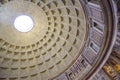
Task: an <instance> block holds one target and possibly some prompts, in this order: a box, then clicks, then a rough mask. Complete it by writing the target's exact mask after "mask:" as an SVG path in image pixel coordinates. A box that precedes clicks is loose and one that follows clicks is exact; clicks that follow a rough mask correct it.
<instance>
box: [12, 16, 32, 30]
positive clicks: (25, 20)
mask: <svg viewBox="0 0 120 80" xmlns="http://www.w3.org/2000/svg"><path fill="white" fill-rule="evenodd" d="M33 24H34V23H33V20H32V19H31V18H30V17H29V16H26V15H21V16H18V17H17V18H16V19H15V21H14V26H15V28H16V29H17V30H18V31H20V32H28V31H30V30H31V29H32V28H33Z"/></svg>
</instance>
